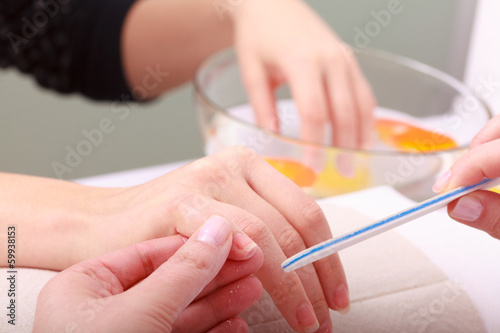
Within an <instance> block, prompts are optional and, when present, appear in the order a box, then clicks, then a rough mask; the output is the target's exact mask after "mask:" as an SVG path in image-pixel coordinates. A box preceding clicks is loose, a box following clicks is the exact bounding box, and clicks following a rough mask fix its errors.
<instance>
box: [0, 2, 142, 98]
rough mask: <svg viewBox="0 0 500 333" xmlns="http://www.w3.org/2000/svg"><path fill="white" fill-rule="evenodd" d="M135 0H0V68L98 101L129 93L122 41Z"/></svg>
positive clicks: (64, 91)
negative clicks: (129, 11) (124, 72)
mask: <svg viewBox="0 0 500 333" xmlns="http://www.w3.org/2000/svg"><path fill="white" fill-rule="evenodd" d="M134 1H135V0H0V67H3V68H6V67H11V66H14V67H17V68H18V69H19V70H21V71H22V72H25V73H29V74H31V75H33V76H34V77H35V78H36V80H37V82H38V83H39V84H41V85H42V86H44V87H47V88H50V89H54V90H57V91H59V92H61V93H74V92H79V93H82V94H83V95H85V96H88V97H90V98H92V99H96V100H116V99H121V98H122V96H123V95H124V94H125V95H131V94H130V89H129V87H128V86H127V83H126V81H125V77H124V74H123V68H122V60H121V52H120V41H121V30H122V26H123V22H124V20H125V16H126V14H127V12H128V10H129V9H130V7H131V6H132V4H133V3H134Z"/></svg>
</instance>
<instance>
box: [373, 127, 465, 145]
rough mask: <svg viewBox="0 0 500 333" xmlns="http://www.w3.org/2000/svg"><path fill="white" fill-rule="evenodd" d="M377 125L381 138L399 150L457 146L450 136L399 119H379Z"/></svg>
mask: <svg viewBox="0 0 500 333" xmlns="http://www.w3.org/2000/svg"><path fill="white" fill-rule="evenodd" d="M376 127H377V132H378V134H379V138H380V140H381V141H382V142H384V143H385V144H387V145H388V146H391V147H393V148H396V149H398V150H402V151H413V152H414V151H420V152H432V151H438V150H447V149H453V148H457V144H456V142H455V141H454V140H453V139H452V138H450V137H449V136H446V135H444V134H441V133H437V132H433V131H429V130H426V129H424V128H421V127H417V126H415V125H411V124H408V123H405V122H402V121H399V120H393V119H377V122H376Z"/></svg>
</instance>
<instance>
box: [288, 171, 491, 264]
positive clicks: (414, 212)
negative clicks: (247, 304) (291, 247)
mask: <svg viewBox="0 0 500 333" xmlns="http://www.w3.org/2000/svg"><path fill="white" fill-rule="evenodd" d="M497 185H500V178H493V179H488V178H485V179H483V180H481V181H480V182H479V183H477V184H474V185H469V186H463V187H459V188H456V189H454V190H451V191H449V192H445V193H443V194H440V195H437V196H435V197H432V198H430V199H428V200H425V201H423V202H421V203H418V204H416V205H415V206H413V207H410V208H407V209H405V210H403V211H401V212H399V213H396V214H393V215H390V216H388V217H385V218H383V219H381V220H378V221H377V222H374V223H372V224H369V225H367V226H364V227H362V228H359V229H356V230H354V231H351V232H349V233H347V234H345V235H343V236H340V237H337V238H332V239H329V240H327V241H324V242H322V243H319V244H317V245H315V246H313V247H310V248H308V249H305V250H304V251H302V252H299V253H297V254H296V255H294V256H293V257H290V258H288V259H287V260H285V261H284V262H283V263H282V264H281V267H282V268H283V270H284V271H285V272H291V271H293V270H296V269H297V268H300V267H302V266H305V265H307V264H310V263H312V262H315V261H317V260H319V259H322V258H324V257H326V256H329V255H331V254H334V253H336V252H338V251H340V250H342V249H345V248H347V247H349V246H352V245H355V244H357V243H359V242H362V241H364V240H366V239H369V238H372V237H374V236H376V235H379V234H381V233H383V232H385V231H388V230H390V229H393V228H395V227H397V226H400V225H402V224H404V223H406V222H410V221H412V220H414V219H416V218H419V217H421V216H424V215H426V214H429V213H431V212H433V211H435V210H437V209H439V208H442V207H444V206H446V205H447V204H448V203H450V202H451V201H453V200H455V199H457V198H459V197H461V196H464V195H466V194H468V193H470V192H473V191H476V190H481V189H489V188H492V187H495V186H497Z"/></svg>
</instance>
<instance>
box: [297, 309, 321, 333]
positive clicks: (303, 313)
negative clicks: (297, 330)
mask: <svg viewBox="0 0 500 333" xmlns="http://www.w3.org/2000/svg"><path fill="white" fill-rule="evenodd" d="M297 321H298V322H299V325H300V327H302V329H303V330H304V332H306V333H312V332H316V331H317V330H318V328H319V323H318V320H317V319H316V315H315V314H314V310H313V308H312V306H311V305H310V304H309V303H304V304H302V305H301V306H300V307H299V309H298V310H297Z"/></svg>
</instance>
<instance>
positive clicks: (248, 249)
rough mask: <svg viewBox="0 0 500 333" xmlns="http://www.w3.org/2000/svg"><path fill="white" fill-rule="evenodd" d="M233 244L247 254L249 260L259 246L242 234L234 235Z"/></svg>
mask: <svg viewBox="0 0 500 333" xmlns="http://www.w3.org/2000/svg"><path fill="white" fill-rule="evenodd" d="M233 243H234V245H236V247H237V248H238V249H239V250H240V251H242V252H243V253H245V257H248V258H250V257H251V256H252V255H253V254H254V253H255V250H256V249H257V244H255V242H254V241H253V240H252V239H251V238H250V237H248V236H247V235H245V234H244V233H242V232H238V233H237V234H236V235H234V237H233Z"/></svg>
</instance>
